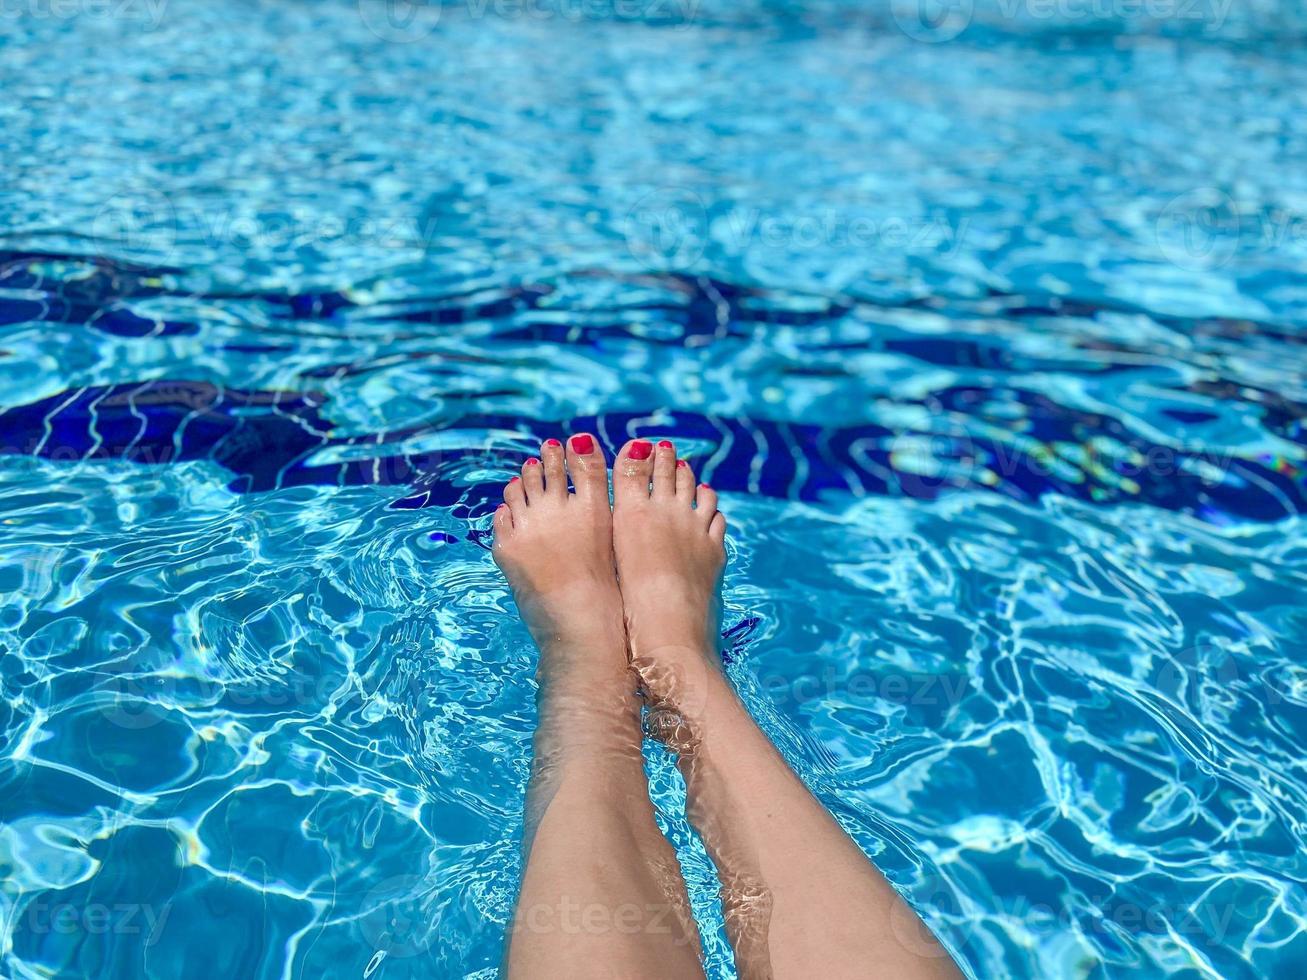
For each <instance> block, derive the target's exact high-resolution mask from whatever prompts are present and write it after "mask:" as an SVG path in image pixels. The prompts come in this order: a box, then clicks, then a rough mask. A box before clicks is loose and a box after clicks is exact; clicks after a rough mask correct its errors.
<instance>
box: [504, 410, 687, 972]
mask: <svg viewBox="0 0 1307 980" xmlns="http://www.w3.org/2000/svg"><path fill="white" fill-rule="evenodd" d="M540 455H541V460H540V461H539V462H537V461H535V460H529V461H528V462H527V464H526V465H525V466H523V467H522V475H521V477H520V478H515V479H514V480H513V481H512V482H511V483H509V484H508V486H507V487H505V489H504V500H505V504H504V506H501V507H500V508H499V510H498V511H497V512H496V513H495V546H494V556H495V561H496V562H497V563H498V564H499V566H500V568H502V569H503V571H504V573H505V574H506V575H507V576H508V580H509V584H510V585H511V586H512V588H513V594H514V597H515V598H516V600H517V605H518V609H519V610H520V611H521V614H522V617H523V619H524V620H525V621H526V624H527V627H528V628H529V629H530V631H531V635H532V637H533V638H534V639H535V641H536V644H537V645H538V646H539V648H540V664H539V669H538V677H539V682H540V693H539V707H540V718H539V723H538V727H537V730H536V736H535V757H534V761H533V769H532V775H531V781H530V784H529V786H528V789H527V804H526V806H527V813H526V834H525V848H526V861H525V864H526V867H525V870H524V872H523V876H522V889H521V893H520V895H519V896H518V904H517V909H516V912H515V914H514V917H513V926H512V929H511V930H510V933H509V937H508V948H507V951H506V953H505V962H506V971H505V972H506V975H507V976H508V977H523V978H529V980H538V978H547V977H560V978H569V980H570V978H577V977H581V978H584V977H623V978H626V977H635V978H639V977H650V978H655V977H657V978H662V977H702V976H703V971H702V968H701V967H700V965H699V945H698V933H697V932H696V930H695V926H694V921H693V919H692V917H691V915H690V905H689V899H688V898H687V896H686V892H685V884H684V882H683V881H682V879H681V873H680V867H679V865H678V864H677V862H676V855H675V853H674V852H673V850H672V848H671V846H670V845H669V844H668V843H667V840H666V839H665V838H664V837H663V835H662V833H661V832H660V831H659V829H658V826H657V824H656V823H655V822H654V812H653V805H652V804H651V803H650V801H649V791H648V786H647V783H646V781H645V774H644V760H643V756H642V754H641V731H640V707H639V702H638V699H637V698H636V696H635V678H634V677H633V676H632V674H631V673H630V670H629V666H628V662H627V653H626V637H625V633H624V630H623V625H622V603H621V595H620V593H619V591H618V588H617V579H616V576H615V573H614V570H613V547H612V517H611V513H610V511H609V507H608V473H607V469H606V468H605V466H604V460H603V455H602V453H601V451H600V449H599V447H598V444H597V442H596V441H595V440H594V439H593V438H592V437H590V436H573V437H572V438H571V439H570V440H569V442H568V447H567V450H566V453H565V452H564V448H563V447H562V446H561V445H560V444H558V442H557V441H556V440H551V441H550V442H547V443H545V445H544V446H542V447H541V451H540ZM565 456H566V466H567V469H568V470H570V472H571V474H572V481H573V483H574V484H575V487H576V492H575V493H569V492H568V489H567V477H566V473H565V470H564V458H565Z"/></svg>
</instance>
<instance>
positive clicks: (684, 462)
mask: <svg viewBox="0 0 1307 980" xmlns="http://www.w3.org/2000/svg"><path fill="white" fill-rule="evenodd" d="M676 465H677V466H679V467H680V468H681V469H685V467H687V466H689V465H690V464H689V463H687V462H686V461H685V460H683V459H678V460H677V461H676Z"/></svg>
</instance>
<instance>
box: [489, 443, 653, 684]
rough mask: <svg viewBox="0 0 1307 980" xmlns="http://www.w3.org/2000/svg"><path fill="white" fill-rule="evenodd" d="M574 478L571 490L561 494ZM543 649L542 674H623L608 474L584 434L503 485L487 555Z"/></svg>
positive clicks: (548, 448) (547, 448) (545, 448)
mask: <svg viewBox="0 0 1307 980" xmlns="http://www.w3.org/2000/svg"><path fill="white" fill-rule="evenodd" d="M569 473H570V474H571V477H572V484H573V486H574V487H575V488H576V489H575V492H572V491H569V490H568V488H567V476H568V474H569ZM492 554H493V555H494V559H495V564H497V565H498V566H499V567H500V569H501V570H502V571H503V573H504V575H505V576H507V578H508V584H509V585H510V586H511V587H512V589H513V597H514V598H515V599H516V600H517V606H518V609H519V611H520V612H521V614H522V619H523V620H524V621H525V622H526V626H527V629H529V630H530V631H531V636H532V638H533V639H534V640H535V641H536V645H537V646H538V647H539V648H540V653H541V660H540V675H541V677H542V679H544V678H545V676H546V675H547V674H550V673H553V672H555V669H556V668H560V667H566V668H569V669H574V670H575V671H579V672H580V673H581V675H583V676H585V677H597V678H605V679H612V678H613V677H614V676H618V677H621V676H624V675H625V672H626V668H627V662H626V657H625V648H626V643H625V638H624V636H623V631H622V597H621V593H620V592H619V590H618V587H617V576H616V573H615V571H614V568H613V530H612V514H611V512H610V511H609V508H608V469H607V467H606V466H605V465H604V457H603V451H602V450H601V449H600V448H599V442H598V440H597V439H595V438H594V437H593V436H591V435H589V434H588V433H581V434H578V435H574V436H572V437H571V438H570V439H568V441H567V446H566V448H564V447H563V445H562V444H561V443H560V442H559V441H558V440H557V439H550V440H547V441H546V442H545V443H544V444H543V445H542V446H541V447H540V458H539V459H529V460H527V461H526V462H525V463H524V464H523V465H522V472H521V475H520V476H516V477H514V478H513V479H512V480H510V481H509V483H508V484H507V485H506V486H505V487H504V503H503V504H502V505H500V507H499V509H498V510H496V511H495V540H494V548H493V550H492Z"/></svg>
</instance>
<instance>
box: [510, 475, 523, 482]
mask: <svg viewBox="0 0 1307 980" xmlns="http://www.w3.org/2000/svg"><path fill="white" fill-rule="evenodd" d="M520 479H522V478H521V477H520V476H515V477H513V479H511V480H509V481H508V482H509V483H516V482H517V481H518V480H520Z"/></svg>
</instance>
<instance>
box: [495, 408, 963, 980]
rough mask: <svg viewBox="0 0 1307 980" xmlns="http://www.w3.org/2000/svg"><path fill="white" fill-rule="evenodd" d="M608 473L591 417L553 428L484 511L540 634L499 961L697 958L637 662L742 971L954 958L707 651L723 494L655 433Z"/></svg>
mask: <svg viewBox="0 0 1307 980" xmlns="http://www.w3.org/2000/svg"><path fill="white" fill-rule="evenodd" d="M569 475H570V477H571V482H572V485H573V486H574V488H575V490H574V491H572V490H569V489H568V477H569ZM608 476H609V474H608V467H607V465H606V464H605V460H604V456H603V454H602V451H601V450H600V448H599V444H598V441H597V440H596V439H595V438H594V437H593V436H591V435H588V434H580V435H574V436H572V437H571V438H570V439H569V440H568V443H567V445H566V446H564V445H563V444H562V443H561V442H559V441H558V440H555V439H551V440H548V441H547V442H545V443H544V444H543V445H542V446H541V447H540V458H539V459H529V460H527V461H526V463H525V464H524V465H523V466H522V472H521V475H520V476H517V477H514V478H513V479H512V480H511V481H510V482H509V483H508V485H507V486H506V487H505V488H504V501H505V503H504V505H503V506H501V507H500V508H499V509H498V510H497V511H496V512H495V544H494V549H493V554H494V557H495V561H496V562H497V563H498V564H499V567H500V568H501V569H503V571H504V573H505V574H506V575H507V577H508V581H509V584H510V585H511V586H512V589H513V593H514V596H515V597H516V599H517V605H518V609H519V611H520V612H521V614H522V618H523V619H524V620H525V622H526V625H527V628H528V629H529V630H530V631H531V635H532V638H533V639H534V640H535V642H536V645H537V646H538V647H539V648H540V662H539V668H538V670H537V678H538V680H539V692H538V698H537V700H538V705H539V718H538V720H537V725H536V732H535V738H534V748H533V757H532V773H531V778H530V780H529V782H528V785H527V791H526V821H525V834H524V850H525V860H524V864H523V872H522V885H521V890H520V892H519V895H518V901H517V906H516V909H515V911H514V916H513V924H512V926H511V927H510V930H509V936H508V943H507V949H506V952H505V957H506V959H505V971H504V975H505V976H507V977H509V978H517V977H525V978H529V980H539V978H546V977H548V978H553V977H559V978H564V977H565V978H567V980H577V978H589V977H595V978H598V977H622V978H624V980H632V978H634V980H644V978H649V980H654V978H657V980H666V978H669V977H670V978H677V980H679V978H682V977H685V978H696V980H698V978H702V977H703V976H704V972H703V968H702V964H701V963H700V961H699V940H698V933H697V929H696V926H695V922H694V919H693V916H692V915H691V914H690V902H689V898H688V894H687V889H686V886H685V882H684V880H683V878H682V876H681V873H680V868H679V865H678V862H677V857H676V853H675V851H674V849H673V848H672V847H671V845H670V844H669V843H668V841H667V840H666V838H665V837H664V835H663V833H662V831H661V830H660V828H659V826H658V821H657V819H656V814H655V812H654V809H653V806H652V804H651V802H650V799H649V793H648V784H647V780H646V777H645V771H644V757H643V752H642V746H643V735H642V731H641V725H640V717H641V704H640V699H639V698H637V697H636V696H635V687H636V685H635V684H634V683H633V678H632V674H631V669H632V668H634V669H635V671H636V672H637V673H638V674H639V676H640V679H641V681H642V682H643V688H644V691H645V693H646V695H647V701H646V702H645V703H647V704H649V705H650V706H651V707H653V708H656V709H657V710H656V711H654V712H653V713H652V715H651V718H652V720H653V722H654V725H653V726H651V727H653V728H654V734H655V735H657V736H658V737H660V738H661V739H662V740H663V741H664V742H665V743H666V744H668V745H669V746H670V747H671V748H672V749H673V750H674V751H675V752H676V755H677V759H678V765H679V767H680V770H681V773H682V775H683V776H684V778H685V786H686V816H687V817H688V818H689V820H690V822H691V823H692V824H693V825H694V827H695V829H696V830H697V831H698V833H699V836H700V838H701V839H702V841H703V844H704V847H705V848H706V849H707V851H708V854H709V856H710V857H711V858H712V860H713V863H714V865H715V866H716V869H717V872H718V878H719V880H720V884H721V902H722V915H723V918H724V920H725V925H726V932H727V937H728V939H729V940H730V943H731V947H732V951H733V954H734V960H735V968H736V971H737V973H738V975H739V976H740V977H742V978H745V980H755V978H756V980H790V978H794V980H799V978H805V977H809V976H822V977H831V978H845V977H848V978H855V977H864V976H869V975H870V976H887V977H895V978H902V980H915V978H927V977H929V978H935V977H939V978H944V977H948V978H956V977H957V976H958V973H957V970H956V968H955V967H954V966H953V963H952V961H951V960H950V959H949V956H948V953H947V952H946V951H945V950H944V949H943V948H942V947H940V945H939V944H938V943H937V942H936V941H935V939H934V937H933V936H932V935H931V934H930V933H929V931H928V930H926V929H925V928H924V926H923V925H922V924H921V922H920V920H919V919H918V918H917V917H916V916H915V915H914V914H913V912H912V910H911V909H910V908H908V907H907V906H906V905H904V903H903V902H902V900H901V899H900V898H899V897H898V896H897V895H896V894H895V892H894V890H893V888H891V887H890V886H889V884H888V883H887V882H886V881H885V879H884V878H882V877H881V876H880V874H879V872H877V871H876V869H875V868H874V867H873V866H872V865H871V864H870V862H868V861H867V859H866V857H865V855H864V854H863V853H862V851H861V850H860V849H859V848H858V846H857V845H856V844H855V843H854V842H853V841H852V840H851V839H850V838H849V836H848V835H847V834H846V833H845V832H844V830H843V828H842V827H841V826H840V825H839V823H837V822H836V821H835V819H834V818H833V817H832V816H831V815H830V813H829V812H827V810H826V809H825V807H823V806H822V804H821V803H820V801H818V800H817V799H816V798H815V797H814V796H813V795H812V794H811V793H810V792H809V791H808V789H807V787H806V786H805V785H804V784H803V782H802V780H800V779H799V778H798V776H797V775H796V774H795V773H794V772H793V770H791V769H790V767H789V766H788V765H787V764H786V762H785V759H784V758H783V757H782V756H781V754H780V753H779V752H778V751H777V750H776V748H775V746H773V745H772V744H771V742H770V740H769V739H768V738H767V736H766V734H765V733H764V732H763V731H762V729H761V728H759V727H758V725H757V724H756V723H755V722H754V720H753V718H752V717H751V716H750V714H749V712H748V711H747V710H746V709H745V707H744V705H743V703H742V702H741V701H740V700H739V698H738V697H737V696H736V694H735V692H734V690H733V688H732V687H731V685H730V684H729V682H728V681H727V679H726V677H725V674H724V672H723V671H721V670H720V669H719V667H720V659H719V658H718V656H717V652H718V643H719V641H720V635H719V626H720V623H719V619H720V602H719V587H720V582H721V574H722V568H723V566H724V564H725V559H726V554H725V550H724V548H723V540H724V537H725V534H726V519H725V518H724V517H723V516H722V515H721V514H720V513H719V512H718V510H717V495H716V494H715V493H714V492H713V491H712V489H711V488H710V487H708V486H706V485H705V484H696V482H695V478H694V474H693V472H691V469H690V466H689V465H688V464H687V463H686V462H685V461H684V460H680V459H678V458H677V455H676V448H675V447H674V446H673V445H672V443H670V442H668V441H666V440H663V441H660V442H658V443H657V444H656V445H655V444H654V443H652V442H650V441H646V440H642V439H636V440H632V441H630V442H628V443H627V444H626V445H625V446H623V447H622V449H621V451H620V452H619V453H618V454H617V458H616V460H615V461H614V463H613V470H612V482H613V502H612V504H611V506H610V505H609V497H608Z"/></svg>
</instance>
